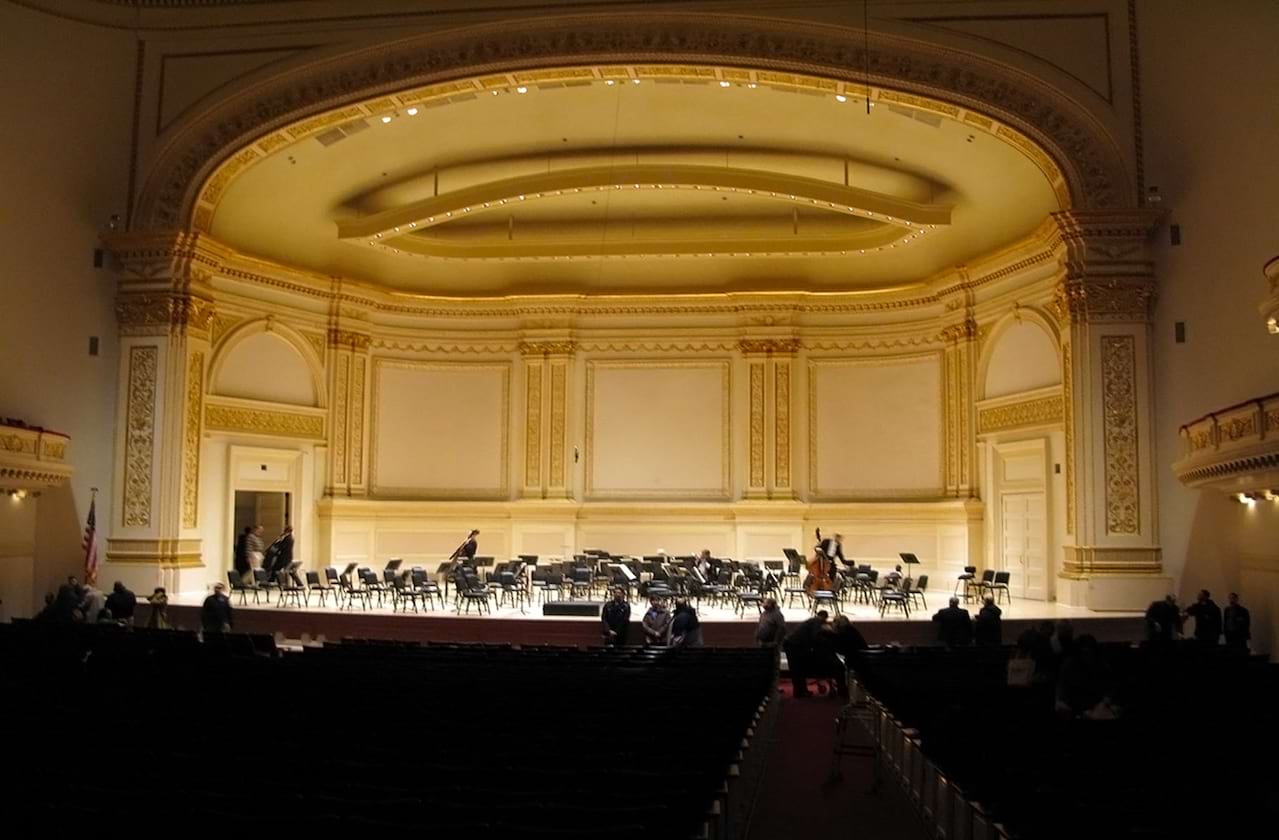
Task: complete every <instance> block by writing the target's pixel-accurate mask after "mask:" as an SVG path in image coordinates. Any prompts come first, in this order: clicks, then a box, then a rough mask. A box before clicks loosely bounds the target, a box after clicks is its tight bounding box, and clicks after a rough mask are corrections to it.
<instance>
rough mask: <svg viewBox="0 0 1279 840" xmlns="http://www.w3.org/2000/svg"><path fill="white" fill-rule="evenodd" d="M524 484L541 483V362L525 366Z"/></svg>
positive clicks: (529, 485)
mask: <svg viewBox="0 0 1279 840" xmlns="http://www.w3.org/2000/svg"><path fill="white" fill-rule="evenodd" d="M525 377H526V381H525V403H524V486H525V487H539V486H540V485H541V484H542V363H541V362H540V361H535V362H532V363H530V364H529V365H528V366H527V367H526V368H525Z"/></svg>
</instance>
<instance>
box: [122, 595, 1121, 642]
mask: <svg viewBox="0 0 1279 840" xmlns="http://www.w3.org/2000/svg"><path fill="white" fill-rule="evenodd" d="M938 595H939V597H936V598H930V599H929V604H928V609H921V610H913V611H912V612H911V614H910V618H908V619H907V618H903V617H902V616H900V615H892V614H890V615H889V616H888V617H885V618H880V616H879V610H878V608H876V607H871V606H867V605H865V604H856V605H854V606H852V607H851V608H847V609H845V614H846V615H848V616H849V618H851V619H852V620H853V622H854V624H855V625H856V626H857V627H858V628H859V629H860V630H861V632H862V635H864V636H865V637H866V641H867V642H869V643H870V644H872V645H875V644H892V643H897V644H903V645H913V644H930V643H932V642H933V641H934V639H935V635H936V634H935V631H934V629H933V626H932V622H931V618H932V615H933V613H934V612H936V611H937V610H938V609H940V608H941V607H944V606H946V597H945V595H944V593H938ZM203 599H204V595H203V594H197V593H187V594H184V595H182V596H178V597H173V598H171V599H170V601H169V611H168V616H169V621H170V622H171V623H172V624H173V626H175V627H181V628H186V629H192V630H194V629H198V628H199V626H200V615H199V612H200V610H199V605H200V603H201V602H202V600H203ZM239 600H240V599H239V596H238V595H236V596H234V597H232V599H231V603H232V605H233V606H234V609H235V613H234V622H235V630H236V631H237V632H241V633H270V634H275V635H277V636H278V637H282V638H283V639H285V640H290V641H302V642H306V641H313V640H319V639H327V640H329V641H338V640H340V639H343V638H364V639H394V640H399V641H416V642H427V641H430V642H490V643H498V642H507V643H511V644H517V645H532V644H542V645H547V644H550V645H598V644H599V643H600V631H599V619H598V618H595V617H574V616H543V615H542V608H541V605H540V604H534V605H533V606H531V607H529V608H528V609H527V610H526V612H525V613H523V614H522V613H521V612H520V610H519V609H514V608H509V607H507V608H503V609H497V610H494V612H493V614H492V615H488V614H485V615H476V614H475V613H474V612H472V613H471V614H469V615H466V614H463V615H458V614H457V613H456V612H455V611H454V609H453V608H452V606H451V605H450V607H449V608H448V609H445V610H441V609H438V608H437V609H435V610H430V611H424V612H420V613H414V612H413V611H412V610H410V611H409V612H408V613H404V612H392V611H391V608H390V606H389V605H388V606H385V607H381V608H378V607H374V608H372V609H369V610H361V609H360V608H359V607H358V606H357V607H356V608H355V609H354V610H345V609H341V610H340V609H336V608H334V607H333V606H332V600H330V601H329V603H330V606H328V607H320V606H317V605H316V604H315V602H314V599H313V600H312V604H311V606H309V607H303V608H300V609H299V608H297V607H292V606H289V607H279V606H277V605H276V602H275V599H274V596H273V597H272V602H271V605H270V606H267V605H266V604H265V603H263V604H261V605H256V606H255V605H254V604H253V598H252V597H251V596H250V597H249V599H248V605H247V606H242V605H241V604H240V603H239ZM645 609H647V604H644V605H641V604H639V603H632V605H631V624H632V627H631V635H630V641H631V643H639V642H640V641H642V639H643V634H642V633H641V631H640V628H639V620H640V618H642V617H643V614H644V610H645ZM1001 609H1003V637H1004V642H1005V643H1010V642H1012V641H1015V640H1016V638H1017V636H1018V635H1019V634H1020V633H1021V632H1022V631H1023V630H1024V629H1025V628H1026V627H1027V626H1029V625H1031V624H1034V623H1036V622H1039V621H1044V620H1052V621H1057V620H1060V619H1069V620H1070V621H1071V623H1072V624H1073V625H1074V627H1075V635H1077V636H1078V635H1080V634H1083V633H1091V634H1092V635H1094V636H1096V637H1097V638H1098V639H1099V640H1101V641H1135V640H1138V639H1141V638H1142V637H1143V635H1144V631H1145V625H1144V621H1143V617H1142V615H1141V614H1139V613H1131V612H1129V613H1119V612H1113V613H1112V612H1096V611H1092V610H1088V609H1084V608H1082V607H1069V606H1065V605H1060V604H1056V603H1045V602H1042V601H1015V602H1014V603H1012V604H1011V605H1009V604H1007V603H1005V604H1004V605H1002V606H1001ZM969 611H970V612H972V613H973V614H974V616H975V615H976V605H969ZM784 613H785V615H786V622H787V625H788V626H791V627H793V626H795V625H797V624H798V623H799V622H801V621H803V620H804V619H805V618H808V617H809V615H810V614H809V613H808V612H807V610H804V609H799V608H788V609H785V610H784ZM146 615H147V607H146V605H145V604H140V605H139V619H138V621H139V623H142V622H145V620H146V618H145V616H146ZM698 615H699V616H700V618H701V621H702V629H703V636H704V637H705V642H706V644H707V645H710V646H719V647H729V646H740V645H747V646H749V645H753V644H754V634H755V626H756V623H757V621H758V614H757V613H756V612H755V611H754V610H750V611H748V612H747V614H746V615H745V617H739V616H738V615H736V614H735V613H734V612H733V610H732V609H728V608H720V607H711V606H705V605H704V606H703V607H702V608H701V609H700V610H699V612H698Z"/></svg>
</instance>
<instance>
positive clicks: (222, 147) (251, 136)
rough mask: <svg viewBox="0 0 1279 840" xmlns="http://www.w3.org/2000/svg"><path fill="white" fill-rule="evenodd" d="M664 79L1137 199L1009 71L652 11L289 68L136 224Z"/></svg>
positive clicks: (218, 119)
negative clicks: (331, 153)
mask: <svg viewBox="0 0 1279 840" xmlns="http://www.w3.org/2000/svg"><path fill="white" fill-rule="evenodd" d="M852 34H857V35H858V37H857V38H854V37H852ZM641 56H642V58H640V57H641ZM637 59H639V61H637ZM643 62H647V63H643ZM658 79H663V80H678V81H691V82H702V83H710V84H714V83H716V81H717V80H718V81H722V82H727V83H729V84H754V85H758V86H766V87H771V88H775V89H779V90H784V91H797V92H803V93H810V94H824V95H830V96H834V95H836V94H838V95H842V96H846V97H851V98H863V97H869V98H871V99H872V100H874V101H879V102H883V103H893V104H896V105H901V106H906V107H911V108H915V109H919V110H924V111H927V112H931V113H936V114H940V115H943V116H945V117H947V118H949V119H953V120H956V121H958V122H960V123H962V124H963V125H965V126H967V127H968V128H970V129H971V130H973V131H980V132H984V133H987V134H990V135H992V136H993V137H994V138H996V139H997V140H1000V141H1002V142H1006V143H1008V144H1010V145H1012V146H1014V147H1015V148H1017V149H1018V150H1019V151H1020V152H1022V153H1023V154H1025V155H1026V156H1027V157H1028V158H1030V159H1031V160H1032V161H1034V162H1035V164H1036V165H1037V166H1039V167H1040V168H1041V169H1042V170H1044V171H1045V174H1046V176H1047V177H1048V180H1049V181H1050V183H1052V184H1053V186H1054V189H1055V190H1056V192H1057V194H1058V196H1059V200H1060V201H1061V202H1062V204H1063V205H1064V206H1071V205H1075V206H1093V207H1114V206H1122V205H1123V204H1124V203H1126V202H1130V201H1132V200H1133V196H1134V194H1135V190H1134V187H1133V184H1132V181H1131V176H1130V173H1129V172H1128V168H1127V166H1126V164H1125V163H1124V161H1123V156H1122V153H1121V152H1120V150H1119V148H1118V146H1117V144H1116V143H1115V141H1114V140H1113V139H1112V138H1111V137H1110V136H1109V134H1108V133H1107V132H1106V130H1105V129H1104V128H1103V127H1102V125H1101V123H1100V122H1099V121H1097V120H1096V119H1095V118H1094V117H1092V116H1091V114H1089V113H1088V112H1087V110H1086V109H1085V108H1084V107H1083V106H1081V105H1079V104H1077V103H1076V102H1074V101H1072V100H1071V99H1070V98H1069V97H1067V96H1065V95H1064V94H1062V93H1061V92H1060V91H1058V90H1056V89H1054V88H1053V87H1052V86H1049V85H1044V84H1042V83H1039V82H1037V81H1035V80H1034V79H1033V78H1031V77H1029V76H1027V75H1026V74H1024V73H1021V72H1019V71H1016V70H1013V69H1011V68H1007V67H1005V66H1003V65H1001V64H999V63H997V62H994V61H991V60H989V59H984V58H981V57H978V56H976V55H972V54H965V53H962V52H959V51H956V50H953V49H948V48H944V47H942V46H939V45H931V44H927V43H925V42H921V41H919V40H917V39H906V38H900V37H897V36H892V35H887V34H884V33H880V32H870V33H866V36H865V38H862V37H861V34H860V33H855V31H854V30H850V29H848V28H846V27H839V26H832V25H822V24H812V23H798V22H782V21H777V20H761V19H757V18H751V17H745V16H731V15H723V14H715V15H711V14H697V13H678V12H672V13H654V12H651V11H649V12H645V13H643V14H639V13H612V12H609V13H600V14H591V15H576V16H559V17H542V18H533V19H528V18H522V19H519V20H512V21H501V22H495V23H488V24H482V25H476V26H470V27H462V28H453V29H450V30H448V31H446V32H429V33H423V34H421V35H417V36H413V37H408V38H404V39H401V40H399V41H394V42H391V43H379V44H372V45H368V46H359V47H355V48H353V49H351V50H350V51H348V52H347V53H345V54H341V55H336V56H325V58H324V60H323V62H322V63H321V62H320V61H319V60H317V61H316V62H314V63H310V64H302V65H299V66H296V67H293V68H290V69H286V70H284V71H281V72H279V73H277V74H276V75H275V76H273V77H272V78H271V79H269V80H266V81H264V82H263V83H262V84H260V85H258V86H257V87H255V88H254V90H253V91H252V92H251V94H250V95H247V96H244V95H242V96H236V97H231V96H228V97H226V98H224V99H223V100H222V101H215V102H212V103H210V105H209V107H208V108H206V109H204V110H203V111H202V112H201V113H200V114H199V115H195V116H193V117H192V118H191V119H188V120H186V121H184V122H181V123H179V124H178V125H176V126H174V127H173V128H172V129H171V134H172V137H171V142H170V143H168V144H167V145H166V147H165V148H164V150H163V151H162V152H161V154H160V155H159V156H158V158H157V160H156V162H155V164H154V165H153V167H152V169H151V171H150V172H149V173H148V177H147V179H146V181H145V183H144V185H143V188H142V190H141V194H140V196H139V201H138V207H137V211H136V213H135V218H136V219H137V221H138V224H139V226H143V227H152V228H155V227H163V226H170V227H171V226H179V225H180V226H187V225H191V226H192V227H194V228H195V229H208V226H209V225H211V224H212V219H213V212H214V211H215V209H216V207H217V203H218V201H219V199H220V198H221V196H222V195H223V194H224V193H225V191H226V189H227V187H228V186H229V184H230V183H231V181H232V180H233V179H234V178H235V177H236V176H237V175H238V174H240V173H241V172H243V171H244V170H245V169H247V168H248V167H250V166H252V165H253V164H255V163H256V162H258V161H260V160H262V159H264V158H265V157H267V156H268V155H271V154H279V153H281V152H283V151H285V150H287V149H288V147H289V146H290V145H291V144H292V143H295V142H298V141H300V140H302V139H304V138H309V137H312V136H314V135H316V134H319V133H321V132H324V131H330V130H332V129H334V128H336V127H340V126H342V125H345V124H346V123H349V122H351V121H353V120H363V119H368V118H378V119H380V118H381V117H382V116H388V115H392V114H395V113H406V112H407V110H408V109H409V108H422V107H428V106H432V105H438V104H443V103H445V102H447V100H448V99H450V98H454V97H458V96H462V97H474V96H476V95H479V94H482V93H485V92H488V91H492V90H498V91H500V90H508V89H514V88H516V87H518V86H521V85H540V84H548V85H563V84H565V83H573V84H581V83H587V84H591V83H595V84H606V83H607V82H608V81H610V80H611V81H614V82H629V81H634V80H639V81H650V82H651V81H655V80H658ZM867 81H869V83H870V86H869V89H868V88H867V86H866V82H867Z"/></svg>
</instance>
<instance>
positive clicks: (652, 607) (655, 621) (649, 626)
mask: <svg viewBox="0 0 1279 840" xmlns="http://www.w3.org/2000/svg"><path fill="white" fill-rule="evenodd" d="M640 627H642V628H643V630H644V644H646V645H648V646H650V647H665V646H666V645H667V644H669V643H670V641H671V611H670V610H668V609H666V604H665V603H663V601H662V599H661V598H659V597H657V596H656V595H654V596H653V597H651V598H649V600H648V611H647V612H645V613H644V618H643V619H642V620H641V621H640Z"/></svg>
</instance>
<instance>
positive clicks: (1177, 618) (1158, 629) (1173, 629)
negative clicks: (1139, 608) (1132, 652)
mask: <svg viewBox="0 0 1279 840" xmlns="http://www.w3.org/2000/svg"><path fill="white" fill-rule="evenodd" d="M1179 635H1181V610H1180V609H1179V608H1178V607H1177V599H1176V597H1174V596H1172V595H1166V596H1164V599H1163V600H1162V601H1154V602H1152V603H1151V604H1150V606H1149V607H1147V608H1146V639H1147V640H1148V641H1151V642H1171V641H1172V640H1173V639H1175V638H1177V637H1178V636H1179Z"/></svg>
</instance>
